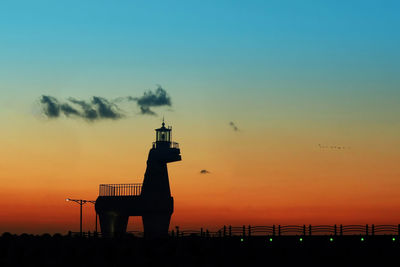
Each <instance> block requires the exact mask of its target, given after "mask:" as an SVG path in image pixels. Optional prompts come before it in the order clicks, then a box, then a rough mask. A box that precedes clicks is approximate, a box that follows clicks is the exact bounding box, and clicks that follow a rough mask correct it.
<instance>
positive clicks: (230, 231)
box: [229, 225, 232, 237]
mask: <svg viewBox="0 0 400 267" xmlns="http://www.w3.org/2000/svg"><path fill="white" fill-rule="evenodd" d="M229 236H230V237H231V236H232V225H229Z"/></svg>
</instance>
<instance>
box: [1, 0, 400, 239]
mask: <svg viewBox="0 0 400 267" xmlns="http://www.w3.org/2000/svg"><path fill="white" fill-rule="evenodd" d="M399 10H400V4H399V3H398V1H389V0H387V1H379V0H376V1H367V0H363V1H354V0H346V1H344V0H343V1H338V0H335V1H327V0H324V1H323V0H321V1H306V0H302V1H204V0H203V1H115V0H113V1H101V0H96V1H89V0H88V1H74V0H68V1H50V0H49V1H39V0H36V1H16V0H13V1H1V2H0V122H1V128H0V129H1V130H0V151H1V153H0V178H1V186H0V214H2V215H1V217H0V233H1V232H5V231H9V232H14V233H22V232H29V233H44V232H50V233H54V232H61V233H65V232H67V231H68V230H74V231H77V230H78V229H79V224H78V219H79V208H78V206H77V205H74V204H73V203H66V202H65V198H67V197H71V198H84V199H95V198H96V197H97V193H98V185H99V184H100V183H138V182H141V181H142V178H143V174H144V171H145V167H146V165H145V163H146V159H147V153H148V150H149V148H150V147H151V142H152V141H153V139H154V136H155V135H154V128H157V127H159V125H160V123H161V120H162V115H164V116H165V118H166V122H167V124H169V125H172V126H173V138H174V140H175V141H177V142H179V143H180V146H181V152H182V159H183V160H182V161H181V162H176V163H172V164H170V165H169V173H170V183H171V189H172V194H173V196H174V198H175V213H174V215H173V217H172V222H171V226H172V227H174V226H175V225H180V226H181V227H182V228H193V227H201V226H203V227H207V228H209V229H217V228H219V227H220V226H222V225H223V224H232V225H241V224H246V225H247V224H251V225H257V224H258V225H260V224H261V225H267V224H274V223H275V224H289V223H299V224H303V223H304V224H310V223H311V224H318V223H329V224H334V223H338V224H340V223H344V224H345V223H361V224H365V223H370V224H372V223H375V224H379V223H393V224H397V223H400V193H399V191H400V190H399V189H400V167H399V158H400V137H399V136H400V119H399V115H400V105H399V103H400V102H399V101H400V88H399V84H400V50H399V47H400V34H399V28H400V18H399V15H398V11H399ZM158 84H159V85H161V86H162V87H163V88H164V89H165V90H166V91H167V92H168V94H169V95H170V97H171V100H172V107H171V108H165V107H160V108H154V111H155V112H157V113H158V115H159V116H149V115H147V116H146V115H141V114H139V109H138V108H137V107H136V106H135V105H132V106H131V107H130V110H129V114H128V115H127V117H126V118H124V119H121V120H115V121H113V120H111V121H110V120H102V121H98V122H93V123H88V122H86V121H84V120H80V119H68V118H59V119H53V120H52V119H47V118H45V117H44V116H43V115H42V114H41V113H40V111H41V110H40V106H39V98H40V96H41V95H43V94H46V95H51V96H54V97H57V98H59V99H66V98H68V97H75V98H79V99H86V100H89V99H90V97H92V96H101V97H106V98H109V99H111V98H116V97H121V96H128V95H131V96H141V95H143V93H144V92H145V91H147V90H154V89H156V88H157V85H158ZM231 121H232V122H234V123H235V124H236V125H237V127H238V128H239V131H234V130H233V129H232V127H230V125H229V122H231ZM319 144H321V145H322V146H324V148H322V149H321V148H320V147H319ZM325 146H328V147H329V148H325ZM331 146H341V147H345V148H346V149H340V150H339V149H331V148H330V147H331ZM202 169H207V170H209V171H210V173H209V174H203V175H201V174H200V170H202ZM84 220H85V221H84V230H93V228H94V226H93V225H94V210H93V206H87V207H86V208H85V210H84ZM140 227H141V222H140V219H139V218H138V217H135V218H133V221H130V225H129V229H140Z"/></svg>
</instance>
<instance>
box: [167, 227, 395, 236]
mask: <svg viewBox="0 0 400 267" xmlns="http://www.w3.org/2000/svg"><path fill="white" fill-rule="evenodd" d="M171 235H172V236H175V235H176V236H193V235H196V236H203V237H207V236H209V237H230V236H240V237H250V236H352V235H365V236H369V235H370V236H375V235H376V236H378V235H395V236H400V224H398V225H374V224H371V225H368V224H364V225H342V224H340V225H336V224H335V225H268V226H253V225H243V226H231V225H224V226H223V227H222V228H220V229H219V230H217V231H209V230H208V229H203V228H201V229H199V230H193V229H180V228H179V227H176V229H175V230H172V231H171Z"/></svg>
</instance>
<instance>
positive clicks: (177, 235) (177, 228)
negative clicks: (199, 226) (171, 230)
mask: <svg viewBox="0 0 400 267" xmlns="http://www.w3.org/2000/svg"><path fill="white" fill-rule="evenodd" d="M175 228H176V237H179V226H176V227H175Z"/></svg>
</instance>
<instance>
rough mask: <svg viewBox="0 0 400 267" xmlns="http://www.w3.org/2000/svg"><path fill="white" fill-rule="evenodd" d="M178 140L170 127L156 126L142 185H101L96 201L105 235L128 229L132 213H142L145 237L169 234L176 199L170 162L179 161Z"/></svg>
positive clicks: (119, 232) (120, 232)
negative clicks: (172, 191) (171, 187)
mask: <svg viewBox="0 0 400 267" xmlns="http://www.w3.org/2000/svg"><path fill="white" fill-rule="evenodd" d="M180 160H181V156H180V150H179V146H178V143H173V142H171V127H168V128H166V127H165V123H164V121H163V123H162V127H161V128H159V129H156V141H155V142H154V143H153V147H152V148H151V149H150V152H149V156H148V159H147V169H146V173H145V175H144V180H143V186H141V185H140V184H119V185H118V184H110V185H100V192H99V193H100V194H99V197H98V198H97V200H96V212H97V213H98V214H99V219H100V227H101V232H102V235H103V236H109V237H114V236H120V235H123V234H124V233H125V232H126V227H127V224H128V219H129V216H142V221H143V229H144V235H145V237H146V238H157V237H166V236H167V235H168V228H169V223H170V219H171V215H172V212H173V210H174V200H173V197H172V196H171V191H170V187H169V179H168V170H167V163H170V162H174V161H180Z"/></svg>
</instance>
